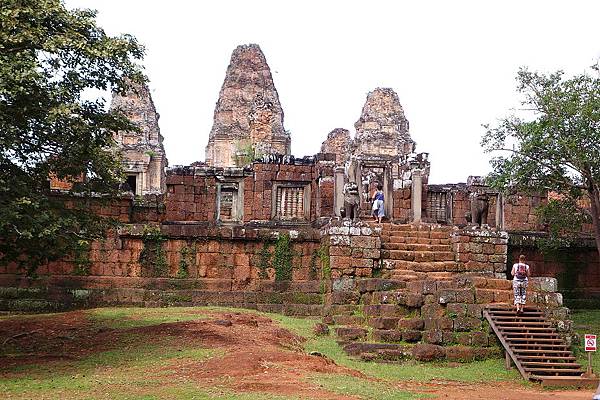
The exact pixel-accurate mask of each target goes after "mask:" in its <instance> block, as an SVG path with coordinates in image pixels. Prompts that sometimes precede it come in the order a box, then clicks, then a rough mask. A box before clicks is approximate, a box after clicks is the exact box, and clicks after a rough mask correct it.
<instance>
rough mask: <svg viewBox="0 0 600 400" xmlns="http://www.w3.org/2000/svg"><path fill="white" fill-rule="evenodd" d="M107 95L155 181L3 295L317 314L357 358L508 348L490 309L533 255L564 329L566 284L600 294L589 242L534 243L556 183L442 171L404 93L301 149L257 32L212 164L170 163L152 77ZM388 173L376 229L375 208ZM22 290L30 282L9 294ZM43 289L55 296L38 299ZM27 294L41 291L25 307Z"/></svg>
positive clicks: (16, 279)
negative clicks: (414, 131)
mask: <svg viewBox="0 0 600 400" xmlns="http://www.w3.org/2000/svg"><path fill="white" fill-rule="evenodd" d="M112 107H118V108H120V109H122V110H123V111H125V113H126V114H127V115H128V116H129V117H130V118H131V119H132V120H133V121H134V122H136V123H137V124H138V125H139V126H140V128H141V131H140V132H139V133H134V132H119V133H117V135H116V139H117V142H118V143H119V145H120V146H121V148H122V151H123V154H124V156H125V162H126V166H127V171H128V176H130V177H134V178H135V179H131V182H130V186H131V189H132V190H134V191H135V193H136V194H146V193H160V195H159V196H157V197H156V201H154V202H152V203H139V202H136V201H135V199H132V198H131V197H124V198H120V199H115V201H114V204H113V205H112V206H111V207H110V208H107V207H106V206H102V207H98V209H97V212H99V213H101V214H102V215H108V216H113V217H116V218H117V219H119V220H120V221H121V222H122V223H123V226H122V227H121V228H119V230H117V231H114V232H112V233H111V235H110V236H109V239H108V240H105V241H98V242H94V243H92V245H91V247H90V250H89V254H87V261H86V263H85V264H84V265H83V266H82V265H79V264H77V262H78V261H76V260H75V261H74V260H72V259H68V260H61V261H57V262H52V263H49V264H48V265H46V266H44V267H43V268H41V269H40V270H39V271H38V273H39V274H40V276H42V279H40V280H37V281H30V280H28V278H26V277H24V276H23V275H22V273H21V271H19V270H17V269H16V266H9V267H0V279H1V280H0V287H5V288H8V289H7V290H5V291H3V292H2V293H5V294H6V293H8V295H3V296H4V297H0V308H2V309H15V308H19V307H22V306H23V304H29V305H30V307H31V308H36V307H39V308H44V307H46V308H48V307H50V308H64V307H69V306H74V305H77V306H81V305H84V306H91V305H98V304H113V303H119V304H132V305H144V306H157V305H172V304H178V305H226V306H242V307H248V308H254V309H257V310H261V311H272V312H282V313H285V314H290V315H319V316H322V317H323V321H324V322H325V323H327V324H332V325H334V326H336V334H337V335H338V337H339V338H340V340H342V341H343V342H344V343H345V350H346V351H347V352H348V353H349V354H351V355H361V356H363V357H364V358H367V359H377V358H383V359H385V360H388V361H389V360H395V359H402V357H405V356H406V351H407V350H406V349H404V348H402V346H404V344H402V345H400V344H398V343H397V342H399V341H402V342H403V343H404V342H408V343H420V344H433V345H443V346H446V345H458V346H456V347H448V349H449V350H444V351H443V352H442V353H440V354H444V356H443V357H446V358H447V359H448V360H455V359H457V358H461V357H462V358H463V359H465V358H467V359H476V358H484V357H487V356H490V355H494V354H496V353H495V350H494V349H497V345H496V342H495V339H494V337H493V335H492V334H491V333H490V332H488V331H486V330H485V327H486V325H485V318H486V314H485V313H486V312H487V311H490V310H492V308H489V307H491V306H490V305H492V306H494V307H498V304H504V303H507V302H509V301H510V299H511V296H512V292H511V287H510V281H509V280H507V277H508V275H509V271H510V267H511V265H512V262H513V259H514V257H515V256H516V255H518V254H520V253H525V254H527V255H528V257H529V259H531V260H535V261H534V262H535V269H534V271H535V275H536V277H535V278H532V284H531V289H532V291H531V303H532V304H534V305H536V306H537V307H539V308H540V310H542V311H540V312H539V313H540V315H541V314H543V315H545V316H547V317H548V318H550V319H551V320H552V321H554V322H555V323H556V326H557V328H556V329H557V330H558V332H560V333H561V335H567V334H568V333H569V332H570V325H569V321H568V309H566V308H565V307H564V306H563V294H562V293H560V292H559V289H560V290H562V291H563V293H565V294H567V295H568V296H569V297H570V301H573V302H581V301H584V299H588V298H589V299H594V298H595V299H596V301H597V300H598V299H600V295H599V294H600V275H598V273H597V272H596V271H597V269H598V256H597V252H596V249H595V248H594V247H593V243H591V242H590V243H587V242H586V241H585V240H582V244H581V247H580V248H578V249H576V250H577V251H576V254H573V257H572V259H573V260H576V262H577V263H578V267H577V269H576V270H575V269H573V268H572V267H571V266H572V264H571V263H570V262H571V261H569V262H563V261H561V259H558V258H555V259H552V258H548V257H546V256H544V255H542V254H541V252H540V251H539V249H538V247H536V240H537V238H539V237H541V236H543V235H544V230H545V229H546V227H544V226H542V225H540V223H539V222H538V219H537V216H536V213H535V208H536V206H537V205H539V204H540V203H542V202H545V201H547V194H545V193H540V194H538V195H531V194H528V195H525V194H519V193H513V194H510V195H505V194H502V193H499V192H497V191H494V190H492V189H491V188H489V187H488V186H486V185H485V180H484V179H483V178H482V177H479V176H471V177H468V179H467V180H466V182H465V183H457V184H441V185H440V184H437V185H433V184H429V182H428V180H429V171H430V168H432V166H431V165H430V162H429V155H428V153H426V152H421V153H419V152H417V146H416V142H415V141H414V140H413V138H412V137H411V136H410V133H409V123H408V119H407V118H406V116H405V114H404V111H403V108H402V105H401V103H400V99H399V97H398V95H397V93H396V92H394V90H393V89H390V88H377V89H374V90H373V91H372V92H370V93H368V95H367V97H366V100H365V104H364V106H363V108H362V112H361V113H360V115H359V118H358V120H357V122H356V124H355V134H354V135H352V134H351V132H350V131H349V130H346V129H343V128H337V129H334V130H333V131H331V132H330V133H329V134H328V135H327V136H326V137H324V141H323V143H322V146H321V151H320V152H319V153H318V154H315V155H309V156H302V157H298V156H294V155H292V154H291V153H290V144H291V137H290V135H289V133H288V132H286V130H285V129H284V126H283V110H282V107H281V104H280V103H279V98H278V95H277V91H276V89H275V86H274V83H273V79H272V76H271V73H270V71H269V67H268V65H267V63H266V59H265V56H264V55H263V53H262V52H261V50H260V48H259V47H258V46H257V45H244V46H239V47H238V48H236V49H235V50H234V52H233V54H232V57H231V62H230V65H229V67H228V69H227V73H226V77H225V81H224V83H223V87H222V88H221V91H220V93H219V100H218V102H217V104H216V107H215V113H214V123H213V127H212V130H211V132H210V136H209V140H208V144H207V146H206V163H205V164H204V163H195V164H193V165H189V166H174V167H171V168H169V169H168V170H166V176H163V172H164V171H165V166H166V163H167V160H166V157H165V153H164V150H163V147H162V136H161V135H160V131H159V129H158V114H157V113H156V110H155V109H154V105H153V103H152V99H151V96H150V93H149V92H148V89H147V88H145V87H143V88H138V90H137V91H136V93H135V94H133V93H132V94H129V95H127V96H115V97H114V98H113V103H112ZM358 111H359V110H357V114H358ZM128 182H129V180H128ZM378 184H380V185H381V186H382V187H383V192H384V198H385V202H384V204H385V217H386V218H385V221H384V223H383V224H381V225H378V224H374V223H372V222H370V219H371V217H370V215H371V204H372V202H371V195H372V193H373V191H374V188H375V187H376V186H377V185H378ZM134 187H135V188H134ZM582 234H585V232H582ZM568 251H571V252H572V253H573V252H574V250H573V249H570V250H568ZM149 252H151V253H152V257H148V254H149ZM80 259H81V257H80V258H78V259H77V260H80ZM149 260H150V261H149ZM557 279H558V280H557ZM11 288H20V289H19V291H17V292H14V293H17V294H15V295H14V296H13V295H11V294H10V293H13V292H11V290H12V289H11ZM74 288H75V289H74ZM9 289H10V290H9ZM44 290H46V291H48V293H50V291H51V293H52V296H53V297H52V300H50V299H48V300H46V299H44V300H43V301H42V300H39V299H40V293H45V292H44ZM57 293H59V294H60V295H59V294H57ZM7 296H8V297H7ZM11 296H13V297H11ZM15 296H16V297H15ZM27 296H34V299H37V300H35V301H34V300H32V301H31V302H29V303H24V302H23V301H22V299H23V298H24V297H25V298H28V297H27ZM57 299H58V300H57ZM29 300H31V299H29ZM38 300H39V301H38ZM576 304H581V303H576ZM486 307H487V308H486ZM486 310H487V311H486ZM496 311H497V310H496ZM490 312H491V311H490ZM500 312H502V311H500ZM369 332H370V333H371V334H370V335H368V333H369ZM369 340H374V341H376V342H377V343H370V342H368V341H369ZM460 346H462V347H460ZM457 349H460V351H459V352H458V353H456V352H457V351H458V350H457ZM386 357H387V358H386ZM415 357H416V358H417V359H419V358H418V356H415Z"/></svg>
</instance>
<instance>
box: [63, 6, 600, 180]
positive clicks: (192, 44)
mask: <svg viewBox="0 0 600 400" xmlns="http://www.w3.org/2000/svg"><path fill="white" fill-rule="evenodd" d="M66 4H67V6H68V7H69V8H74V7H77V8H92V9H96V10H98V23H99V25H100V26H102V27H103V28H104V29H105V30H106V32H107V33H108V34H111V35H116V34H120V33H130V34H132V35H134V36H136V37H137V39H138V40H139V41H140V42H141V43H143V44H144V45H145V46H146V49H147V55H146V58H145V61H144V65H145V68H146V73H147V75H148V77H149V78H150V89H151V92H152V96H153V99H154V102H155V104H156V108H157V110H158V112H159V113H160V116H161V118H160V121H159V123H160V128H161V132H162V134H163V136H164V137H165V148H166V151H167V157H168V158H169V164H170V165H177V164H189V163H191V162H193V161H197V160H204V148H205V146H206V143H207V140H208V133H209V132H210V129H211V127H212V117H213V111H214V106H215V103H216V101H217V98H218V94H219V90H220V88H221V85H222V83H223V79H224V77H225V70H226V68H227V65H228V64H229V60H230V57H231V52H232V51H233V49H234V48H235V47H236V46H237V45H239V44H246V43H258V44H259V45H260V46H261V48H262V50H263V52H264V53H265V56H266V58H267V62H268V63H269V66H270V67H271V72H272V73H273V79H274V81H275V86H276V88H277V91H278V92H279V98H280V101H281V104H282V107H283V110H284V113H285V119H284V125H285V128H286V129H287V130H289V131H291V134H292V153H293V154H294V155H296V156H303V155H310V154H315V153H317V152H318V151H319V148H320V145H321V142H322V141H323V140H324V139H325V137H326V136H327V133H328V132H329V131H331V130H332V129H334V128H337V127H341V128H346V129H349V130H350V131H351V132H352V133H354V123H355V122H356V120H357V119H358V118H359V116H360V112H361V109H362V106H363V104H364V101H365V99H366V95H367V93H368V92H369V91H371V90H373V89H374V88H376V87H391V88H393V89H394V90H395V91H396V92H397V93H398V95H399V97H400V102H401V103H402V106H403V108H404V112H405V114H406V117H407V119H408V120H409V122H410V134H411V136H412V138H413V139H414V140H415V141H416V142H417V151H418V152H428V153H429V157H430V161H431V176H430V183H456V182H464V181H466V178H467V176H469V175H484V174H486V173H487V172H488V171H489V165H488V156H487V155H486V154H484V153H483V152H482V150H481V147H480V145H479V141H480V138H481V135H482V133H483V131H484V130H483V128H482V127H481V124H483V123H494V121H496V120H497V119H498V118H500V117H502V116H504V115H506V114H507V113H508V112H509V111H510V109H511V108H514V107H518V105H519V102H518V97H517V94H516V92H515V87H516V84H515V76H516V73H517V71H518V68H519V67H520V66H528V67H529V68H530V69H531V70H538V71H542V72H552V71H555V70H557V69H562V70H564V71H566V72H567V73H568V74H577V73H582V72H584V71H585V70H588V67H589V66H590V65H592V64H594V63H596V62H597V61H598V59H599V58H600V21H599V16H600V1H594V0H590V1H574V0H569V1H560V2H559V1H523V0H520V1H506V0H504V1H495V2H492V1H373V0H370V1H366V0H365V1H325V0H320V1H306V0H304V1H296V2H291V1H250V0H241V1H222V0H221V1H211V2H204V1H183V0H170V1H164V0H160V1H158V0H146V1H143V0H136V1H134V0H118V1H117V0H68V1H66Z"/></svg>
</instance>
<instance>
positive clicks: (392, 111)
mask: <svg viewBox="0 0 600 400" xmlns="http://www.w3.org/2000/svg"><path fill="white" fill-rule="evenodd" d="M354 127H355V128H356V137H355V144H356V153H357V154H362V155H384V156H397V155H407V154H410V153H412V152H414V150H415V142H414V141H413V140H412V139H411V137H410V134H409V133H408V120H407V119H406V117H405V116H404V110H403V109H402V105H400V100H399V99H398V95H397V94H396V92H394V90H392V89H390V88H377V89H375V90H373V91H372V92H369V94H368V95H367V101H366V102H365V105H364V106H363V109H362V113H361V115H360V118H359V119H358V121H356V123H355V124H354Z"/></svg>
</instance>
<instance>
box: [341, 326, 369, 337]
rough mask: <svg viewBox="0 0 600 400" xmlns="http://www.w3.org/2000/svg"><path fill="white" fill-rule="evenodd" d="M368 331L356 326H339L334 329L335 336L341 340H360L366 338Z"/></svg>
mask: <svg viewBox="0 0 600 400" xmlns="http://www.w3.org/2000/svg"><path fill="white" fill-rule="evenodd" d="M367 333H368V330H367V329H365V328H361V327H358V326H341V327H338V328H335V334H336V335H337V337H338V338H340V339H341V340H345V341H347V340H360V339H364V338H366V337H367Z"/></svg>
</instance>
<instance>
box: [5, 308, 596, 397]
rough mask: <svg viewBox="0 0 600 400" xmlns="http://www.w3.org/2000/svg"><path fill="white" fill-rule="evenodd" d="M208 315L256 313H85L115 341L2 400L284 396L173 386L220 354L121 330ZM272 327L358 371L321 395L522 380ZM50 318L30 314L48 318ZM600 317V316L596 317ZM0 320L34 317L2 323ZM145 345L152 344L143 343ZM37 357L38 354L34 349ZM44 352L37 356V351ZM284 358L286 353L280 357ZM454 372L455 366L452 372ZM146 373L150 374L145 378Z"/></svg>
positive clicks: (490, 366) (485, 365)
mask: <svg viewBox="0 0 600 400" xmlns="http://www.w3.org/2000/svg"><path fill="white" fill-rule="evenodd" d="M213 312H223V313H238V312H244V313H254V311H249V310H239V309H229V308H215V307H213V308H181V307H177V308H149V309H148V308H101V309H95V310H87V311H85V314H86V315H87V316H88V317H89V319H90V320H91V321H92V323H93V324H94V327H96V328H104V329H117V330H118V331H119V332H122V333H121V334H120V336H119V339H118V341H116V342H115V343H113V344H112V346H111V347H112V348H111V349H110V350H107V351H102V352H98V353H93V354H90V355H88V356H85V357H83V358H82V359H80V360H64V361H53V362H47V363H43V364H38V365H26V366H21V367H18V368H12V369H10V370H4V371H3V372H2V375H0V397H2V398H15V399H21V398H23V399H25V398H64V399H112V398H119V399H241V400H263V399H264V400H279V399H290V398H293V397H289V396H286V397H282V396H276V395H272V394H265V393H235V392H233V391H232V390H231V389H229V388H228V387H227V382H218V381H217V382H215V383H214V384H213V386H211V387H209V388H206V387H204V388H201V387H198V386H197V385H196V384H194V382H193V381H191V380H189V379H184V378H182V379H176V378H174V376H173V375H172V371H171V370H170V369H169V367H168V366H169V365H171V364H172V363H174V362H177V361H181V360H190V362H193V361H201V360H206V359H208V358H210V357H220V356H221V354H223V351H221V350H219V349H210V350H209V349H203V348H199V347H198V346H196V345H193V344H187V343H185V342H182V341H179V340H178V338H177V337H173V336H168V335H167V336H158V337H150V338H148V337H147V336H144V333H143V332H139V331H135V332H128V331H127V329H130V328H135V327H142V326H151V325H158V324H162V323H170V322H181V321H189V320H198V319H203V318H208V317H210V314H211V313H213ZM257 314H259V315H263V316H266V317H269V318H271V319H273V320H275V321H277V322H278V323H279V324H280V325H281V326H282V327H284V328H287V329H289V330H290V331H292V332H293V333H295V334H297V335H299V336H302V337H304V338H306V341H305V342H304V349H305V351H306V352H311V351H316V352H319V353H321V354H323V355H324V356H326V357H328V358H330V359H332V360H334V361H335V362H336V363H337V364H338V365H341V366H344V367H348V368H350V369H354V370H357V371H360V372H362V373H363V374H364V375H365V378H362V379H361V378H356V377H352V376H348V375H343V374H342V375H339V374H315V375H312V376H309V377H306V378H305V379H306V380H307V382H309V383H311V384H313V385H316V386H318V387H321V388H322V389H323V390H327V391H331V392H335V393H338V394H340V395H349V396H356V398H358V399H365V400H369V399H375V398H377V399H384V400H385V399H417V398H423V397H425V396H424V395H420V394H416V393H411V392H408V391H405V390H400V389H398V387H397V384H396V383H397V382H398V381H404V380H412V381H415V382H427V381H430V380H433V379H437V380H456V381H464V382H478V381H501V380H505V381H520V378H519V376H518V374H517V373H516V371H515V370H512V371H506V370H505V369H504V366H503V365H504V364H503V360H498V359H496V360H486V361H478V362H472V363H465V364H453V365H449V364H443V363H439V364H431V363H418V362H413V361H409V362H405V363H401V364H379V363H373V362H364V361H361V360H359V359H355V358H351V357H349V356H347V355H346V354H345V353H344V352H343V350H342V349H341V347H340V346H339V345H338V344H337V343H336V342H335V339H334V337H333V336H316V335H314V333H313V326H314V324H315V323H316V322H318V320H317V319H302V318H294V317H287V316H282V315H278V314H265V313H257ZM52 315H53V314H47V315H42V316H40V315H36V316H35V317H36V318H48V317H51V316H52ZM599 315H600V314H599ZM5 318H32V317H29V316H3V317H1V319H5ZM148 339H150V340H148ZM38 350H40V349H38ZM41 351H43V349H41ZM282 351H284V350H282ZM457 365H458V366H457ZM149 371H152V372H151V373H149Z"/></svg>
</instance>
